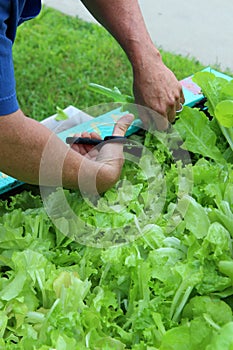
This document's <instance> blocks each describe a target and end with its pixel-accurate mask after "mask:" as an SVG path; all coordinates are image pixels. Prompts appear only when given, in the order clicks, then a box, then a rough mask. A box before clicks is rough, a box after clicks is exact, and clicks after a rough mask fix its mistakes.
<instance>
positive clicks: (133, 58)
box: [129, 43, 162, 74]
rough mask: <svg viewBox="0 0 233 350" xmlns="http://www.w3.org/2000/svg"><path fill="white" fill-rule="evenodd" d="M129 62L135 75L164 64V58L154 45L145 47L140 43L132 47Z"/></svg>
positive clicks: (145, 45)
mask: <svg viewBox="0 0 233 350" xmlns="http://www.w3.org/2000/svg"><path fill="white" fill-rule="evenodd" d="M129 60H130V62H131V65H132V69H133V72H134V74H135V73H137V72H141V71H142V70H145V69H146V68H147V67H151V66H154V65H156V64H158V65H160V64H161V63H162V56H161V54H160V52H159V50H158V49H157V48H156V47H155V46H154V44H153V43H152V44H150V43H149V44H144V45H141V43H138V44H137V45H132V48H131V50H130V55H129Z"/></svg>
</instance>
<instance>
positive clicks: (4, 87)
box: [0, 0, 19, 116]
mask: <svg viewBox="0 0 233 350" xmlns="http://www.w3.org/2000/svg"><path fill="white" fill-rule="evenodd" d="M11 10H12V7H11V1H6V0H5V1H4V0H0V116H1V115H6V114H10V113H13V112H15V111H16V110H17V109H18V108H19V107H18V102H17V98H16V91H15V78H14V67H13V59H12V44H13V43H12V40H11V39H10V38H8V33H9V23H10V22H9V19H10V14H11Z"/></svg>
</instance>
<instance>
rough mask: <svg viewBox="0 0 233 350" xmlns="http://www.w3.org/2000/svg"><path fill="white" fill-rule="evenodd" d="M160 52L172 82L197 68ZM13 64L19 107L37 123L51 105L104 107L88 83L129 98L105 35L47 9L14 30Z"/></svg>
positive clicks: (124, 66) (121, 57)
mask: <svg viewBox="0 0 233 350" xmlns="http://www.w3.org/2000/svg"><path fill="white" fill-rule="evenodd" d="M161 53H162V55H163V60H164V62H165V63H166V64H167V66H168V67H169V68H171V69H172V70H173V71H174V73H175V74H176V76H177V78H178V79H182V78H184V77H186V76H188V75H190V74H193V73H195V72H197V71H198V70H200V69H202V68H203V65H202V64H201V63H200V62H198V61H196V60H195V59H191V58H188V57H182V56H180V55H174V54H171V53H167V52H164V51H161ZM14 64H15V75H16V82H17V93H18V99H19V103H20V106H21V108H22V109H23V111H24V112H25V114H27V115H29V116H31V117H32V118H35V119H38V120H42V119H44V118H45V117H48V116H49V115H51V114H54V113H55V112H56V106H59V107H61V108H65V107H66V106H68V105H70V104H72V105H74V106H76V107H78V108H80V109H86V108H87V107H89V106H93V105H96V104H99V103H102V102H108V101H107V99H106V98H105V97H102V96H100V95H96V94H95V93H93V92H91V91H89V90H88V84H89V83H90V82H94V83H98V84H101V85H105V86H108V87H110V88H112V87H114V86H117V87H118V88H119V89H120V90H121V91H122V92H123V93H128V94H130V93H131V85H132V72H131V67H130V64H129V62H128V60H127V57H126V55H125V53H124V52H123V51H122V49H121V48H120V47H119V45H118V44H117V43H116V41H115V40H114V39H113V38H112V37H111V35H109V34H108V32H107V31H106V30H105V29H104V28H102V27H100V26H98V25H96V24H90V23H86V22H84V21H82V20H80V19H79V18H72V17H69V16H66V15H63V14H61V13H59V12H57V11H55V10H53V9H49V8H43V10H42V13H41V14H40V16H39V17H38V18H36V19H34V20H32V21H29V22H27V23H24V24H23V25H22V26H21V27H20V28H19V29H18V33H17V39H16V42H15V45H14Z"/></svg>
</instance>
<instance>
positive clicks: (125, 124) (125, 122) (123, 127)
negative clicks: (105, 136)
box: [112, 114, 134, 136]
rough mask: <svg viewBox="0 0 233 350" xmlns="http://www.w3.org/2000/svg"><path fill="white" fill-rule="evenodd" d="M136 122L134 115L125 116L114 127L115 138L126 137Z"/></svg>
mask: <svg viewBox="0 0 233 350" xmlns="http://www.w3.org/2000/svg"><path fill="white" fill-rule="evenodd" d="M133 120H134V115H133V114H125V115H123V117H121V118H120V119H119V120H118V121H117V123H116V124H115V126H114V129H113V133H112V135H113V136H125V134H126V131H127V130H128V128H129V126H130V125H131V123H132V122H133Z"/></svg>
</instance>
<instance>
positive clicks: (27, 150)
mask: <svg viewBox="0 0 233 350" xmlns="http://www.w3.org/2000/svg"><path fill="white" fill-rule="evenodd" d="M0 130H1V133H0V150H1V158H0V170H1V171H3V172H4V173H6V174H8V175H11V176H13V177H15V178H17V179H18V180H21V181H23V182H26V183H30V184H38V185H42V186H54V187H57V186H63V187H65V188H69V189H78V188H79V184H80V183H81V185H82V190H84V191H87V192H95V191H96V189H97V191H98V192H99V193H101V192H104V191H106V190H107V189H108V188H110V187H112V186H113V185H114V183H115V182H116V181H117V179H118V177H119V176H120V172H121V164H120V163H119V162H118V163H119V164H116V163H115V164H113V165H112V164H111V154H110V155H109V159H110V160H109V162H108V161H107V160H106V161H105V162H102V163H101V162H94V161H91V160H90V159H88V158H86V157H83V156H82V155H80V154H79V153H78V152H76V151H74V150H73V149H71V148H70V147H68V146H67V145H66V144H65V143H64V142H63V141H62V140H60V139H59V138H58V137H57V136H56V135H55V134H54V133H52V132H51V131H50V130H49V129H47V128H46V127H45V126H43V125H42V124H40V123H39V122H37V121H35V120H33V119H30V118H27V117H25V116H24V114H23V113H22V112H21V111H17V112H16V113H13V114H11V115H8V116H5V117H0Z"/></svg>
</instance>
